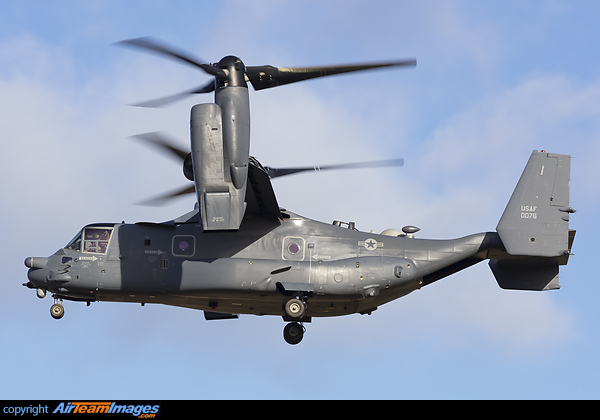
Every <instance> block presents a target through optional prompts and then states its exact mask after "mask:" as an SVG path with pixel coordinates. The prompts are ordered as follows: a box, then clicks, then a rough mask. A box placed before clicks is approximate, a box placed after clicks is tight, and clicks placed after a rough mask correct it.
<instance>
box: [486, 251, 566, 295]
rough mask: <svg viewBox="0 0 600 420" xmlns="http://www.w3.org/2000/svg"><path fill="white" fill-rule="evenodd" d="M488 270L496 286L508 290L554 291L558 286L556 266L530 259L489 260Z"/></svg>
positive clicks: (555, 264)
mask: <svg viewBox="0 0 600 420" xmlns="http://www.w3.org/2000/svg"><path fill="white" fill-rule="evenodd" d="M489 265H490V268H491V269H492V272H493V273H494V277H496V281H497V282H498V286H500V287H501V288H503V289H510V290H536V291H541V290H554V289H560V286H559V284H558V264H557V263H553V264H548V263H544V262H542V261H540V262H537V263H536V262H534V261H532V260H531V259H529V258H527V259H523V260H513V261H511V260H506V261H504V260H490V262H489Z"/></svg>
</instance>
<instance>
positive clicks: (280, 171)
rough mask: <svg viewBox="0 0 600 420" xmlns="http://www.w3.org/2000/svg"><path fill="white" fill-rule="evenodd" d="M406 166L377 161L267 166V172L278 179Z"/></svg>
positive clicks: (401, 160) (393, 160)
mask: <svg viewBox="0 0 600 420" xmlns="http://www.w3.org/2000/svg"><path fill="white" fill-rule="evenodd" d="M402 165H404V159H388V160H376V161H371V162H358V163H342V164H339V165H325V166H316V165H315V166H305V167H301V168H271V167H269V166H265V167H264V168H265V170H266V171H267V173H268V174H269V177H270V178H277V177H280V176H286V175H292V174H297V173H299V172H308V171H315V172H318V171H325V170H329V169H360V168H384V167H388V166H402Z"/></svg>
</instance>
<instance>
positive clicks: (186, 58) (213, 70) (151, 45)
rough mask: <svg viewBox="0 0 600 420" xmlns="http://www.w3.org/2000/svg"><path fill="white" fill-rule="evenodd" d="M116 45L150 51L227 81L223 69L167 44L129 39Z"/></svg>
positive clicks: (152, 40) (149, 39) (149, 40)
mask: <svg viewBox="0 0 600 420" xmlns="http://www.w3.org/2000/svg"><path fill="white" fill-rule="evenodd" d="M116 44H117V45H126V46H130V47H136V48H141V49H145V50H149V51H152V52H155V53H157V54H161V55H164V56H166V57H169V58H172V59H175V60H179V61H183V62H185V63H188V64H191V65H192V66H194V67H199V68H201V69H202V70H204V71H205V72H206V73H208V74H210V75H212V76H215V77H217V78H219V79H221V80H227V74H226V73H225V72H224V71H223V69H220V68H218V67H214V66H213V65H211V64H206V63H201V62H200V61H201V60H200V59H198V58H196V57H192V56H191V55H188V54H187V53H185V52H183V51H177V49H176V48H175V47H171V46H167V45H166V44H164V43H161V42H159V41H156V40H154V39H152V38H150V37H143V38H134V39H127V40H125V41H119V42H117V43H116Z"/></svg>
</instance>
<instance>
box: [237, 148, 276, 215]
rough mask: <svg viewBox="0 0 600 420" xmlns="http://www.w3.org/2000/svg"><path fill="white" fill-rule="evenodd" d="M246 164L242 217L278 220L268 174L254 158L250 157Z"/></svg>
mask: <svg viewBox="0 0 600 420" xmlns="http://www.w3.org/2000/svg"><path fill="white" fill-rule="evenodd" d="M248 163H249V165H248V185H247V187H246V214H245V216H244V217H245V218H259V219H267V220H280V219H281V212H280V211H279V204H277V198H275V192H274V191H273V186H272V185H271V179H270V178H269V174H268V173H267V171H266V170H265V168H264V167H263V166H262V165H261V164H260V162H259V161H258V160H256V158H254V157H252V156H250V159H249V161H248Z"/></svg>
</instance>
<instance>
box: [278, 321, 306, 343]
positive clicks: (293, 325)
mask: <svg viewBox="0 0 600 420" xmlns="http://www.w3.org/2000/svg"><path fill="white" fill-rule="evenodd" d="M302 337H304V326H303V325H302V324H300V323H298V322H290V323H289V324H287V325H286V326H285V328H284V329H283V339H284V340H285V341H286V343H288V344H298V343H299V342H301V341H302Z"/></svg>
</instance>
